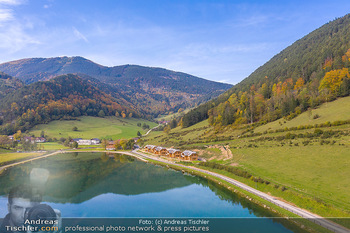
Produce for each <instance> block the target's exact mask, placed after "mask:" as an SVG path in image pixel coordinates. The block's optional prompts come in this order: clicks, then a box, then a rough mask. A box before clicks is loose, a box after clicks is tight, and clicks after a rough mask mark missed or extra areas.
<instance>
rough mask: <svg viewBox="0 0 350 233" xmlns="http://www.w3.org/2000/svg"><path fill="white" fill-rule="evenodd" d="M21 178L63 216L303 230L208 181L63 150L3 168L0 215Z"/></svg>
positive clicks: (136, 162) (119, 157)
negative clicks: (246, 223) (230, 221)
mask: <svg viewBox="0 0 350 233" xmlns="http://www.w3.org/2000/svg"><path fill="white" fill-rule="evenodd" d="M21 184H32V185H39V186H41V187H42V188H43V189H44V190H45V191H44V196H43V202H45V203H46V204H48V205H50V206H51V207H53V208H55V209H59V210H60V211H61V213H62V217H63V218H68V217H84V218H85V217H118V218H119V217H123V218H125V217H175V218H177V217H179V218H180V217H181V218H183V217H192V218H198V217H200V218H202V217H204V218H205V217H206V218H213V217H215V218H217V217H220V218H235V219H239V218H244V219H245V218H247V219H248V218H249V219H257V218H258V217H261V218H259V219H257V220H258V221H256V224H259V225H260V227H262V228H260V227H259V228H260V229H261V230H262V229H265V230H266V231H265V230H264V231H263V230H262V231H257V232H303V231H302V230H301V229H298V228H295V227H293V226H290V225H291V224H290V225H289V224H286V223H285V222H283V224H282V223H281V221H280V220H278V219H269V218H268V217H274V215H273V214H272V213H270V212H269V211H266V210H265V209H264V208H262V207H260V206H258V205H256V204H254V203H252V202H249V201H247V200H246V199H245V198H242V197H240V196H238V195H236V194H234V193H232V192H230V191H228V190H226V189H224V188H222V187H220V186H219V185H217V184H215V183H213V182H211V181H208V180H206V179H204V178H201V177H197V176H192V175H188V174H182V173H181V172H179V171H175V170H172V169H168V168H166V167H161V166H156V165H153V164H149V163H145V162H142V161H139V160H137V159H136V158H133V157H130V156H127V155H120V154H107V153H88V152H84V153H78V152H74V153H64V154H58V155H54V156H51V157H48V158H43V159H39V160H35V161H32V162H28V163H25V164H22V165H18V166H15V167H12V168H10V169H7V170H6V171H4V172H3V173H2V174H1V175H0V218H4V217H5V215H6V214H7V195H8V193H9V191H10V189H11V188H12V187H14V186H17V185H21ZM288 228H289V229H288Z"/></svg>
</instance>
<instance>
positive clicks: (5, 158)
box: [0, 152, 44, 164]
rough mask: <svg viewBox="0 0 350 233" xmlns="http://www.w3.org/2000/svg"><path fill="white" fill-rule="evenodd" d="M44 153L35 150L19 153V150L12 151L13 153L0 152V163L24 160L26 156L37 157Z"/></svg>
mask: <svg viewBox="0 0 350 233" xmlns="http://www.w3.org/2000/svg"><path fill="white" fill-rule="evenodd" d="M43 154H44V152H43V153H34V152H29V153H17V152H11V153H0V164H2V163H6V162H9V161H14V160H15V161H18V160H22V159H24V158H31V157H37V156H40V155H43Z"/></svg>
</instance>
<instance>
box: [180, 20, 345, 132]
mask: <svg viewBox="0 0 350 233" xmlns="http://www.w3.org/2000/svg"><path fill="white" fill-rule="evenodd" d="M349 68H350V15H349V14H348V15H346V16H344V17H342V18H339V19H336V20H334V21H332V22H329V23H327V24H325V25H323V26H322V27H320V28H319V29H317V30H315V31H313V32H311V33H310V34H308V35H307V36H305V37H303V38H302V39H300V40H298V41H296V42H295V43H293V44H292V45H291V46H289V47H287V48H286V49H284V50H283V51H281V52H280V53H279V54H277V55H275V56H274V57H273V58H272V59H271V60H269V61H268V62H266V63H265V64H264V65H263V66H261V67H259V68H258V69H256V70H255V71H254V72H253V73H252V74H251V75H249V77H247V78H246V79H244V80H243V81H242V82H240V83H239V84H237V85H235V86H234V87H233V88H231V89H230V90H228V91H227V92H225V93H223V94H222V95H220V96H219V97H218V98H216V99H214V100H212V101H209V102H207V103H205V104H202V105H201V106H199V107H198V108H196V109H194V110H192V111H190V112H189V113H188V114H186V115H185V116H184V121H183V122H184V126H185V127H186V126H189V125H193V124H195V123H197V122H199V121H202V120H204V119H208V118H209V120H210V123H211V124H217V123H218V124H222V125H228V124H232V123H237V124H241V123H247V122H250V123H252V122H257V121H260V120H263V121H273V120H275V119H278V118H281V117H289V118H293V117H295V115H297V114H300V112H302V111H305V110H306V109H308V108H310V107H311V108H313V107H315V106H317V105H319V104H320V103H322V102H325V101H330V100H332V99H335V98H336V97H339V96H346V95H348V94H349V93H350V79H349V78H350V75H349Z"/></svg>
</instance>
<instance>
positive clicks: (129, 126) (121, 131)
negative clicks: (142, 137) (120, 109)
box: [29, 116, 157, 140]
mask: <svg viewBox="0 0 350 233" xmlns="http://www.w3.org/2000/svg"><path fill="white" fill-rule="evenodd" d="M137 123H141V124H144V123H145V124H147V125H149V126H150V128H152V127H154V126H156V125H157V124H156V123H154V122H150V121H147V120H143V119H134V118H130V119H123V118H117V117H105V118H99V117H89V116H83V117H80V121H77V120H69V121H52V122H50V123H49V124H41V125H37V126H35V127H34V128H33V129H32V130H30V131H29V134H34V135H35V136H40V133H41V131H44V132H45V135H47V136H48V137H51V138H57V139H59V138H61V137H64V138H67V137H72V138H83V139H90V138H100V139H101V138H111V139H112V140H115V139H120V138H132V137H137V131H140V132H141V133H142V134H143V133H146V132H147V130H143V129H142V128H141V127H138V126H137ZM73 127H77V128H78V130H77V131H73Z"/></svg>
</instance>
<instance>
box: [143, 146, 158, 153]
mask: <svg viewBox="0 0 350 233" xmlns="http://www.w3.org/2000/svg"><path fill="white" fill-rule="evenodd" d="M155 147H156V146H154V145H146V146H145V147H144V148H145V150H146V151H147V152H151V153H153V149H154V148H155Z"/></svg>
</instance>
